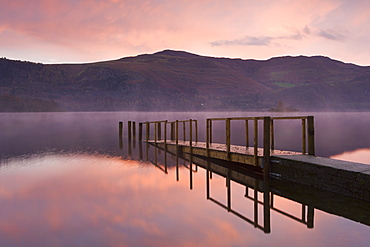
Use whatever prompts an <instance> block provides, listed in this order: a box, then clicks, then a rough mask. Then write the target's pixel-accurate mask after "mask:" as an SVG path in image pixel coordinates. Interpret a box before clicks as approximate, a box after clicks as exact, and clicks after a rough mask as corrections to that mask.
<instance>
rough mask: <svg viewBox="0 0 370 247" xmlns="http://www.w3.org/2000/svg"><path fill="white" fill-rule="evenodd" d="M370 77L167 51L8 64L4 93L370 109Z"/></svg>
mask: <svg viewBox="0 0 370 247" xmlns="http://www.w3.org/2000/svg"><path fill="white" fill-rule="evenodd" d="M369 78H370V67H361V66H357V65H353V64H346V63H342V62H340V61H335V60H332V59H330V58H327V57H322V56H315V57H304V56H299V57H277V58H271V59H269V60H266V61H258V60H242V59H228V58H213V57H204V56H199V55H196V54H191V53H187V52H183V51H171V50H165V51H162V52H158V53H154V54H144V55H139V56H136V57H126V58H122V59H119V60H114V61H106V62H99V63H89V64H60V65H44V64H36V63H30V62H21V61H12V60H7V59H0V95H10V96H12V97H20V98H23V99H26V98H33V99H43V100H47V101H50V100H53V101H54V102H55V103H56V104H57V105H58V106H59V107H61V108H63V109H65V110H68V111H102V110H104V111H110V110H267V109H269V108H271V107H274V106H275V105H276V102H278V101H283V102H284V103H285V104H286V105H287V106H289V107H294V108H297V109H299V110H354V109H355V110H369V109H370V102H369V100H368V98H369V94H370V79H369ZM4 102H5V101H4ZM4 102H2V103H1V104H7V103H4ZM4 107H5V106H4Z"/></svg>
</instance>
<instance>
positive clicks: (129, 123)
mask: <svg viewBox="0 0 370 247" xmlns="http://www.w3.org/2000/svg"><path fill="white" fill-rule="evenodd" d="M127 130H128V139H131V121H128V124H127Z"/></svg>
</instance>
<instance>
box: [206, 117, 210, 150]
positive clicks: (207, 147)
mask: <svg viewBox="0 0 370 247" xmlns="http://www.w3.org/2000/svg"><path fill="white" fill-rule="evenodd" d="M209 122H210V120H209V119H206V125H207V126H206V150H207V157H208V156H209V131H210V130H209Z"/></svg>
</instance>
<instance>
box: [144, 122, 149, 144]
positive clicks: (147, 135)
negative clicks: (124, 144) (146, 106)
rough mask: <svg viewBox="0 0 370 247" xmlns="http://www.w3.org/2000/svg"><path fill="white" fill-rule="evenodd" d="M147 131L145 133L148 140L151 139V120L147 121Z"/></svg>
mask: <svg viewBox="0 0 370 247" xmlns="http://www.w3.org/2000/svg"><path fill="white" fill-rule="evenodd" d="M145 127H146V131H145V135H146V142H148V141H149V134H150V124H149V122H146V126H145Z"/></svg>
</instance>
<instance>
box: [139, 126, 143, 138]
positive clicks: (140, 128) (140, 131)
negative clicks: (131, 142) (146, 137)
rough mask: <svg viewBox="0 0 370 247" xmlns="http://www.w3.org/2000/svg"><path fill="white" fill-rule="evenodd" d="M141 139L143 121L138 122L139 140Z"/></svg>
mask: <svg viewBox="0 0 370 247" xmlns="http://www.w3.org/2000/svg"><path fill="white" fill-rule="evenodd" d="M142 140H143V123H139V141H142Z"/></svg>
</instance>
